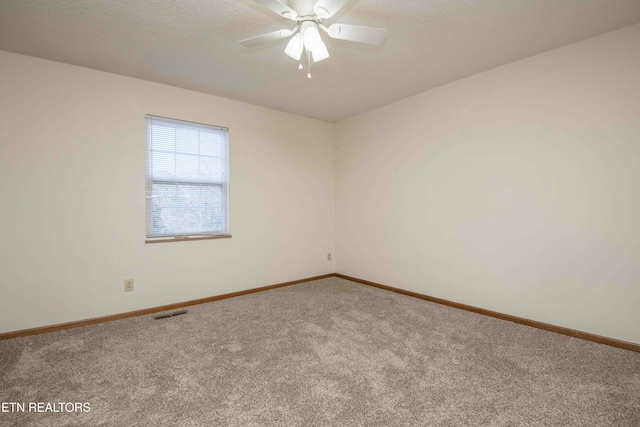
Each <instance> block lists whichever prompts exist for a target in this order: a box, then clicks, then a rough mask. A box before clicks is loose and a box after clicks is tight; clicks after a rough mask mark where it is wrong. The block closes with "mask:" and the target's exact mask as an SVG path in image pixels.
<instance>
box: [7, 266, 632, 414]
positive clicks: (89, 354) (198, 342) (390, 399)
mask: <svg viewBox="0 0 640 427" xmlns="http://www.w3.org/2000/svg"><path fill="white" fill-rule="evenodd" d="M0 383H1V384H0V385H1V387H0V402H3V403H4V406H3V407H2V408H3V409H11V407H10V403H11V402H18V403H23V404H24V405H25V411H24V412H21V411H20V408H19V407H16V406H14V407H13V410H14V411H13V412H11V411H10V412H0V425H2V426H13V425H15V426H30V425H34V426H60V425H82V426H90V425H105V426H271V425H278V426H325V425H326V426H421V425H425V426H427V425H428V426H459V425H495V426H515V425H526V426H535V425H545V426H546V425H553V426H556V425H576V426H605V425H611V426H639V425H640V353H634V352H631V351H627V350H621V349H617V348H613V347H608V346H604V345H600V344H595V343H591V342H587V341H582V340H578V339H574V338H569V337H566V336H562V335H557V334H553V333H550V332H545V331H540V330H537V329H533V328H529V327H526V326H521V325H517V324H514V323H509V322H505V321H502V320H497V319H493V318H489V317H484V316H481V315H477V314H473V313H468V312H465V311H460V310H456V309H453V308H449V307H445V306H440V305H437V304H433V303H429V302H426V301H422V300H418V299H414V298H411V297H407V296H403V295H399V294H395V293H391V292H387V291H384V290H380V289H376V288H371V287H368V286H365V285H360V284H356V283H352V282H349V281H346V280H342V279H338V278H330V279H324V280H318V281H314V282H308V283H303V284H299V285H294V286H289V287H285V288H280V289H276V290H271V291H267V292H261V293H256V294H251V295H247V296H242V297H238V298H232V299H227V300H222V301H217V302H212V303H208V304H203V305H199V306H193V307H189V308H188V314H186V315H182V316H177V317H172V318H168V319H163V320H154V319H153V317H152V316H144V317H137V318H131V319H125V320H121V321H117V322H111V323H105V324H99V325H94V326H89V327H85V328H78V329H72V330H67V331H61V332H56V333H51V334H45V335H38V336H33V337H25V338H19V339H14V340H8V341H2V342H0ZM30 402H33V403H37V402H41V403H42V405H41V406H40V407H37V406H35V407H32V408H31V409H32V411H31V412H30V411H29V409H30V408H29V403H30ZM47 402H48V403H51V404H52V405H51V407H50V408H49V409H50V411H48V412H35V411H36V410H39V409H42V410H45V411H46V410H47V408H46V403H47ZM60 402H65V403H66V402H69V403H76V402H77V403H79V404H82V403H87V405H85V406H80V409H81V410H82V411H85V412H82V411H80V410H76V409H77V408H76V407H75V406H74V405H71V406H68V405H67V406H66V409H65V405H59V403H60ZM56 405H57V406H56ZM70 408H73V409H74V410H73V411H71V412H66V411H67V410H69V409H70ZM86 409H90V412H86ZM53 410H60V411H62V412H51V411H53Z"/></svg>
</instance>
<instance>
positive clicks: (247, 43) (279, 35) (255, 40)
mask: <svg viewBox="0 0 640 427" xmlns="http://www.w3.org/2000/svg"><path fill="white" fill-rule="evenodd" d="M291 34H293V30H278V31H272V32H270V33H267V34H262V35H261V36H255V37H251V38H250V39H246V40H242V41H240V42H238V43H240V44H241V45H242V46H244V47H254V46H258V45H259V44H262V43H267V42H272V41H275V40H280V39H284V38H285V37H289V36H290V35H291Z"/></svg>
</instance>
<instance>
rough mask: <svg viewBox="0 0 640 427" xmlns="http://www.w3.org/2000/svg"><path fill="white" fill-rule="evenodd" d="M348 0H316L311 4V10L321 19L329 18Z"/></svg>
mask: <svg viewBox="0 0 640 427" xmlns="http://www.w3.org/2000/svg"><path fill="white" fill-rule="evenodd" d="M348 1H349V0H318V2H317V3H316V4H315V5H314V6H313V11H314V12H315V13H316V15H318V17H320V18H322V19H327V18H331V17H332V16H333V15H335V14H336V12H338V11H339V10H340V9H342V6H344V5H345V3H346V2H348Z"/></svg>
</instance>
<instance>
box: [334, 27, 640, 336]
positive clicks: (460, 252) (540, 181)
mask: <svg viewBox="0 0 640 427" xmlns="http://www.w3.org/2000/svg"><path fill="white" fill-rule="evenodd" d="M639 47H640V25H635V26H632V27H627V28H625V29H622V30H619V31H616V32H612V33H609V34H605V35H603V36H600V37H596V38H593V39H590V40H586V41H584V42H581V43H577V44H574V45H570V46H567V47H563V48H560V49H557V50H554V51H550V52H547V53H545V54H542V55H538V56H535V57H532V58H529V59H526V60H523V61H519V62H516V63H513V64H510V65H507V66H503V67H500V68H497V69H494V70H491V71H488V72H485V73H482V74H479V75H476V76H473V77H470V78H467V79H464V80H461V81H458V82H455V83H452V84H449V85H447V86H444V87H440V88H437V89H435V90H431V91H428V92H425V93H422V94H419V95H417V96H414V97H411V98H408V99H405V100H402V101H399V102H396V103H394V104H391V105H388V106H385V107H383V108H380V109H377V110H375V111H371V112H369V113H365V114H362V115H359V116H356V117H353V118H351V119H348V120H345V121H342V122H340V123H338V124H337V127H336V136H337V165H336V189H337V190H336V251H337V267H336V269H337V271H338V272H340V273H343V274H347V275H351V276H355V277H359V278H362V279H368V280H372V281H376V282H379V283H383V284H387V285H391V286H396V287H399V288H403V289H408V290H412V291H416V292H420V293H423V294H428V295H432V296H436V297H441V298H445V299H449V300H453V301H457V302H460V303H465V304H470V305H474V306H478V307H482V308H485V309H489V310H495V311H499V312H503V313H508V314H512V315H516V316H520V317H524V318H528V319H533V320H538V321H542V322H548V323H552V324H556V325H560V326H564V327H568V328H574V329H578V330H581V331H586V332H590V333H595V334H600V335H604V336H608V337H612V338H617V339H622V340H626V341H631V342H635V343H640V326H639V325H640V50H639Z"/></svg>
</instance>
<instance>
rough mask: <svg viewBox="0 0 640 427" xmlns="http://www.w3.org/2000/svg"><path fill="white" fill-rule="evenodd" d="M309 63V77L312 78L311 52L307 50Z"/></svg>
mask: <svg viewBox="0 0 640 427" xmlns="http://www.w3.org/2000/svg"><path fill="white" fill-rule="evenodd" d="M307 64H308V65H309V73H308V74H307V78H308V79H310V78H311V52H309V51H308V50H307Z"/></svg>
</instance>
